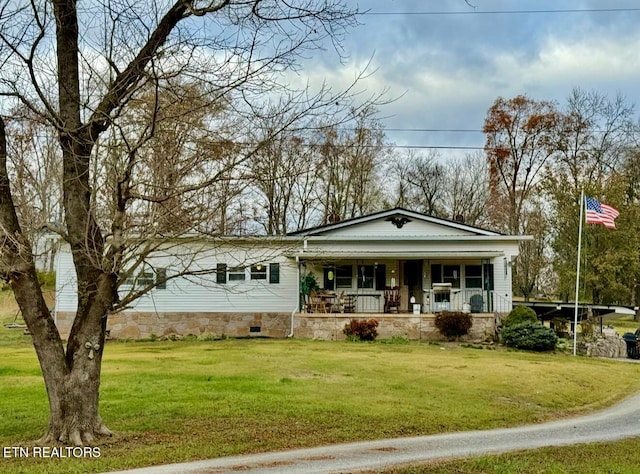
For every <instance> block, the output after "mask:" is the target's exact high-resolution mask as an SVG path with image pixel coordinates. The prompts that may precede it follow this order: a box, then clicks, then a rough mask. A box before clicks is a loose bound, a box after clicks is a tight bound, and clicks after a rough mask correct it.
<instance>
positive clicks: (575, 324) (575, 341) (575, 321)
mask: <svg viewBox="0 0 640 474" xmlns="http://www.w3.org/2000/svg"><path fill="white" fill-rule="evenodd" d="M583 213H584V188H583V189H582V190H580V224H579V226H578V265H577V268H576V301H575V309H574V314H573V355H576V350H577V346H578V294H579V289H580V254H581V250H582V221H583Z"/></svg>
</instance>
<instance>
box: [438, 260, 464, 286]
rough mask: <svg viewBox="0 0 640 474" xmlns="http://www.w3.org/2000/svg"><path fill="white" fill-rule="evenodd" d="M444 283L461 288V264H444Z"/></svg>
mask: <svg viewBox="0 0 640 474" xmlns="http://www.w3.org/2000/svg"><path fill="white" fill-rule="evenodd" d="M442 277H443V278H442V280H443V283H451V287H452V288H460V265H443V266H442Z"/></svg>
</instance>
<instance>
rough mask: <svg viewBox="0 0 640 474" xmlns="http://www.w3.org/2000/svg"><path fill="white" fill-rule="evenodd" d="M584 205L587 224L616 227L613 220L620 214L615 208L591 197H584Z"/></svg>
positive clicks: (608, 227)
mask: <svg viewBox="0 0 640 474" xmlns="http://www.w3.org/2000/svg"><path fill="white" fill-rule="evenodd" d="M586 205H587V207H586V211H587V212H586V219H587V220H586V222H587V224H602V225H604V226H605V227H606V228H607V229H615V228H616V223H615V222H614V220H615V218H616V217H618V216H619V215H620V213H619V212H618V210H617V209H614V208H613V207H611V206H609V205H607V204H604V203H601V202H600V201H597V200H596V199H593V198H591V197H587V198H586Z"/></svg>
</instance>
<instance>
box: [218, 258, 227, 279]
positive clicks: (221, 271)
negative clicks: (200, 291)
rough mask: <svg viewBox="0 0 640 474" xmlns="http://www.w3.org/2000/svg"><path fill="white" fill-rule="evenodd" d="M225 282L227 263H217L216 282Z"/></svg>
mask: <svg viewBox="0 0 640 474" xmlns="http://www.w3.org/2000/svg"><path fill="white" fill-rule="evenodd" d="M226 282H227V264H226V263H219V264H218V265H217V266H216V283H218V284H223V283H226Z"/></svg>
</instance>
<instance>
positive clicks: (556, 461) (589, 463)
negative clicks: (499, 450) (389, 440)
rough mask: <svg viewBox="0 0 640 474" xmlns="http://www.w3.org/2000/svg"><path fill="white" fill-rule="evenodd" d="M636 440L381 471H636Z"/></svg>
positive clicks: (639, 447) (639, 443) (639, 442)
mask: <svg viewBox="0 0 640 474" xmlns="http://www.w3.org/2000/svg"><path fill="white" fill-rule="evenodd" d="M639 466H640V439H638V438H632V439H627V440H623V441H617V442H612V443H593V444H583V445H577V446H564V447H550V448H542V449H535V450H531V451H524V452H516V453H508V454H501V455H494V456H480V457H476V458H471V459H464V460H459V461H448V462H439V463H432V464H426V465H423V466H409V467H406V466H405V467H401V468H396V469H388V470H386V471H384V474H455V473H459V474H463V473H464V474H574V473H577V472H579V473H581V474H602V473H608V474H637V473H638V472H640V467H639Z"/></svg>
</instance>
